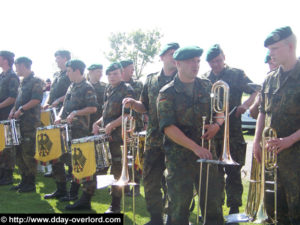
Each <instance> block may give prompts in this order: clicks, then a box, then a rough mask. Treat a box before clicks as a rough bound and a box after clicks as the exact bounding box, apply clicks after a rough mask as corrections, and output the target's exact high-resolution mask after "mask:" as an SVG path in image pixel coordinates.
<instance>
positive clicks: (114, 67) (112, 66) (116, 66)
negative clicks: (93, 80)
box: [105, 62, 123, 75]
mask: <svg viewBox="0 0 300 225" xmlns="http://www.w3.org/2000/svg"><path fill="white" fill-rule="evenodd" d="M117 69H123V67H122V65H121V63H119V62H113V63H112V64H110V65H109V66H108V67H107V69H106V72H105V74H106V75H107V74H108V73H109V72H111V71H115V70H117Z"/></svg>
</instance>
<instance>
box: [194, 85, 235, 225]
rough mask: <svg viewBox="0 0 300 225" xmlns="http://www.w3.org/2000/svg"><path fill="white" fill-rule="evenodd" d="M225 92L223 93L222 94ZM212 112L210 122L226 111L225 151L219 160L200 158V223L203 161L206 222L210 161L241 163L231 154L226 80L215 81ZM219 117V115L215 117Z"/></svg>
mask: <svg viewBox="0 0 300 225" xmlns="http://www.w3.org/2000/svg"><path fill="white" fill-rule="evenodd" d="M222 93H223V95H222ZM210 97H211V112H210V121H209V123H210V124H213V113H224V141H223V151H222V154H221V156H220V159H219V160H208V159H199V160H197V162H200V175H199V202H198V210H197V223H199V211H200V210H199V205H200V195H201V182H202V163H203V162H204V163H207V170H206V190H205V202H204V213H203V214H204V216H203V223H204V224H205V223H206V209H207V196H208V179H209V167H210V163H212V164H219V165H233V166H234V165H239V164H238V163H237V162H235V161H234V160H233V159H232V157H231V155H230V148H229V86H228V84H227V83H226V82H224V81H222V80H219V81H217V82H215V83H214V84H213V86H212V89H211V95H210ZM215 118H217V117H215ZM205 120H206V117H203V118H202V121H203V125H202V129H203V130H202V133H203V134H204V125H205ZM202 147H204V140H203V139H202ZM208 150H209V151H210V150H211V140H209V141H208Z"/></svg>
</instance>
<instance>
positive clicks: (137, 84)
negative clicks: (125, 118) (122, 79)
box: [126, 79, 144, 131]
mask: <svg viewBox="0 0 300 225" xmlns="http://www.w3.org/2000/svg"><path fill="white" fill-rule="evenodd" d="M126 83H128V84H130V86H131V87H132V88H133V91H134V96H135V100H139V99H140V96H141V93H142V90H143V83H142V82H141V81H139V80H133V79H130V81H129V82H126ZM134 115H135V120H136V122H135V127H136V129H135V130H136V131H141V130H142V129H143V128H144V123H143V120H142V114H140V113H137V112H134Z"/></svg>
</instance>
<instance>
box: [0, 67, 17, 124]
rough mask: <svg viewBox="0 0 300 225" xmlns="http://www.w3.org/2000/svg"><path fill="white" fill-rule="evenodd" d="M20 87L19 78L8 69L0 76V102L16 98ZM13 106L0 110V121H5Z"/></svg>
mask: <svg viewBox="0 0 300 225" xmlns="http://www.w3.org/2000/svg"><path fill="white" fill-rule="evenodd" d="M19 85H20V81H19V77H18V76H17V75H16V74H15V72H14V71H13V70H12V69H10V70H8V71H7V72H6V73H4V72H2V73H1V75H0V102H3V101H5V100H6V99H7V98H9V97H11V98H16V97H17V95H18V87H19ZM13 106H14V104H12V105H10V106H7V107H5V108H1V109H0V120H7V118H8V115H9V113H10V110H11V109H12V107H13Z"/></svg>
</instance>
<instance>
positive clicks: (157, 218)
mask: <svg viewBox="0 0 300 225" xmlns="http://www.w3.org/2000/svg"><path fill="white" fill-rule="evenodd" d="M163 224H164V222H163V218H162V215H161V214H160V213H158V214H151V220H150V221H149V222H148V223H146V224H145V225H163Z"/></svg>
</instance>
